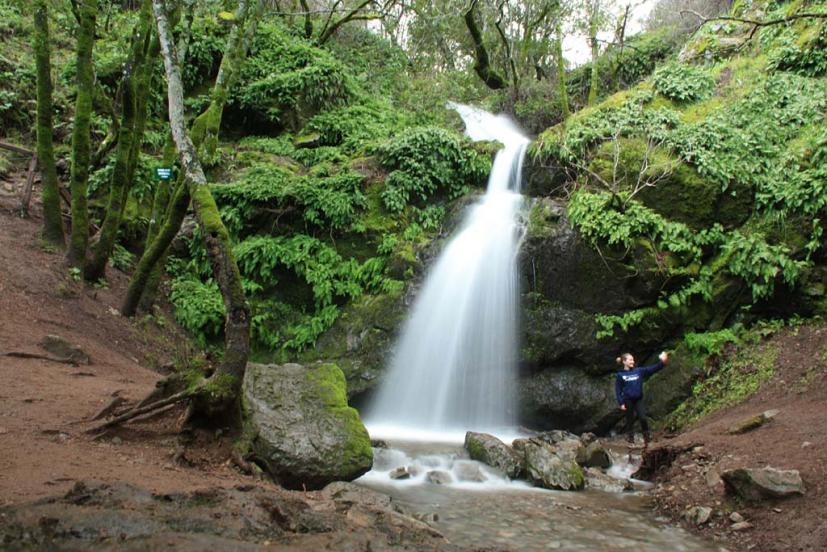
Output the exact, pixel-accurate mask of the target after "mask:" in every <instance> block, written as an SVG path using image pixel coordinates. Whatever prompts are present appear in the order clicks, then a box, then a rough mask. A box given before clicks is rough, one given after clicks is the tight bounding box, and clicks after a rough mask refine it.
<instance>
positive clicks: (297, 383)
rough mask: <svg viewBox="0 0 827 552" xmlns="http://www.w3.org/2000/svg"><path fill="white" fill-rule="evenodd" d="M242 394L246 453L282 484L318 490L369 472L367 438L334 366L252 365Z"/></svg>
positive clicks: (368, 442) (343, 380)
mask: <svg viewBox="0 0 827 552" xmlns="http://www.w3.org/2000/svg"><path fill="white" fill-rule="evenodd" d="M243 393H244V396H243V400H244V410H245V412H244V418H245V420H244V423H245V434H246V435H247V436H248V438H249V441H250V442H249V447H250V453H251V455H252V457H253V458H254V459H255V460H256V461H258V462H260V463H261V464H262V465H264V466H265V469H266V471H267V472H268V473H269V474H270V475H271V476H272V477H273V478H274V479H275V480H276V481H278V482H279V483H280V484H281V485H282V486H284V487H287V488H291V489H301V488H307V489H320V488H322V487H324V486H325V485H327V484H328V483H331V482H333V481H350V480H353V479H356V478H357V477H359V476H360V475H362V474H364V473H365V472H367V471H368V470H370V468H371V466H372V464H373V451H372V449H371V446H370V437H369V436H368V432H367V430H366V429H365V426H364V425H363V424H362V422H361V420H360V419H359V414H358V413H357V412H356V410H354V409H353V408H350V407H349V406H348V404H347V397H346V393H345V378H344V375H343V374H342V371H341V370H340V369H339V368H338V367H337V366H336V365H335V364H329V363H328V364H315V365H311V366H302V365H300V364H283V365H273V364H253V363H250V364H248V365H247V371H246V373H245V375H244V385H243Z"/></svg>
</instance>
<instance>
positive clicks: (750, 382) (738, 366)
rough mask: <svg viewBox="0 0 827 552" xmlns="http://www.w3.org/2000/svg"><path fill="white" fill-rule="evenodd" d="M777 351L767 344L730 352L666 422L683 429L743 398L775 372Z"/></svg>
mask: <svg viewBox="0 0 827 552" xmlns="http://www.w3.org/2000/svg"><path fill="white" fill-rule="evenodd" d="M779 352H780V351H779V349H778V346H777V345H774V344H769V343H767V344H764V345H761V346H758V347H755V346H751V347H750V346H747V347H745V348H742V349H738V350H737V351H735V352H733V353H732V354H731V356H729V357H728V358H726V359H724V360H723V361H721V362H720V363H719V365H718V366H717V367H716V368H713V371H712V372H711V373H710V374H709V376H708V377H707V378H705V379H703V380H700V381H698V382H697V383H696V384H695V385H694V386H693V388H692V393H691V395H690V396H689V398H688V399H687V400H686V401H685V402H683V403H682V404H681V405H680V406H679V407H678V408H677V409H676V410H675V411H674V412H672V413H671V414H670V415H669V416H668V417H667V419H666V425H667V426H668V427H670V428H672V429H680V428H684V427H686V426H688V425H690V424H692V423H694V422H696V421H698V420H700V419H701V418H703V417H705V416H707V415H709V414H711V413H713V412H715V411H717V410H720V409H721V408H725V407H728V406H733V405H736V404H739V403H740V402H742V401H744V400H745V399H747V398H748V397H749V396H751V395H752V394H754V393H755V392H756V391H758V390H759V389H760V388H761V386H762V385H763V384H764V383H766V382H768V381H769V380H770V379H772V377H773V376H774V375H775V363H776V361H777V359H778V355H779Z"/></svg>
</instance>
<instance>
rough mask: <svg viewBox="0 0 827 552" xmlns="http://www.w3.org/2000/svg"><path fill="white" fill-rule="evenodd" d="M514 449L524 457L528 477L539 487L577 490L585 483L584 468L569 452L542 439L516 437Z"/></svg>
mask: <svg viewBox="0 0 827 552" xmlns="http://www.w3.org/2000/svg"><path fill="white" fill-rule="evenodd" d="M513 446H514V450H515V451H517V453H518V454H520V455H521V456H522V458H523V462H524V465H525V475H526V478H527V479H528V480H529V481H530V482H531V483H533V484H534V485H537V486H539V487H544V488H546V489H558V490H562V491H576V490H580V489H582V488H583V486H584V485H585V477H584V474H583V469H582V468H581V467H580V466H579V465H578V464H577V462H576V460H575V459H574V458H573V457H569V455H568V454H567V453H565V452H564V453H563V454H562V455H561V454H558V450H556V449H555V447H554V445H550V444H548V443H546V442H544V441H542V440H540V439H536V438H531V439H516V440H515V441H514V443H513Z"/></svg>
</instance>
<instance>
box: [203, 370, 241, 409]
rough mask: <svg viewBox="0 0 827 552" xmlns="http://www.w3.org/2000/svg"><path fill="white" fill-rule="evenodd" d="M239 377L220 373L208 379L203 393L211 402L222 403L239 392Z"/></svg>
mask: <svg viewBox="0 0 827 552" xmlns="http://www.w3.org/2000/svg"><path fill="white" fill-rule="evenodd" d="M237 389H238V378H236V377H235V376H233V375H231V374H226V373H220V374H215V375H213V376H211V377H210V378H209V379H207V382H206V384H205V385H204V387H203V389H202V391H201V392H202V394H203V395H204V396H206V397H207V398H208V399H209V400H210V401H211V402H215V403H222V402H224V401H226V400H230V399H233V398H234V397H235V396H236V394H237Z"/></svg>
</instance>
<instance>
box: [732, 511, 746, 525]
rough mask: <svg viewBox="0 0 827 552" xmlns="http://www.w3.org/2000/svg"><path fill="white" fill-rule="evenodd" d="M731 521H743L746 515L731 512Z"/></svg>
mask: <svg viewBox="0 0 827 552" xmlns="http://www.w3.org/2000/svg"><path fill="white" fill-rule="evenodd" d="M729 521H731V522H732V523H741V522H742V521H744V516H742V515H741V514H739V513H738V512H732V513H731V514H729Z"/></svg>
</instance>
